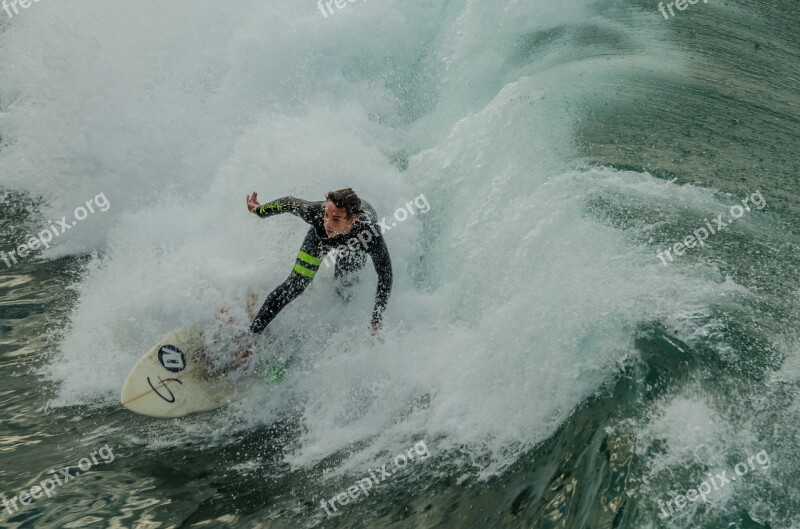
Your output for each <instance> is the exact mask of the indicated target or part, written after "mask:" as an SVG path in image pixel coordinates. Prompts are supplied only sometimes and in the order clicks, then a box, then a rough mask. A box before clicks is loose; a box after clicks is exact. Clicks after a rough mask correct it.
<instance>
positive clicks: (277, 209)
mask: <svg viewBox="0 0 800 529" xmlns="http://www.w3.org/2000/svg"><path fill="white" fill-rule="evenodd" d="M361 204H362V207H363V209H364V213H362V214H361V215H359V217H358V219H357V220H356V221H355V222H354V223H353V228H352V229H351V230H350V233H348V234H346V235H336V236H334V237H328V234H327V233H326V232H325V226H324V225H323V222H322V219H323V215H324V213H325V205H326V202H325V201H319V202H308V201H306V200H301V199H299V198H294V197H284V198H280V199H278V200H275V201H272V202H269V203H268V204H264V205H262V206H259V208H258V209H257V210H256V214H257V215H258V216H259V217H262V218H266V217H272V216H273V215H279V214H281V213H291V214H293V215H296V216H298V217H300V218H301V219H303V220H304V221H306V222H307V223H308V224H310V225H311V228H310V229H309V230H308V233H307V234H306V238H305V239H304V240H303V245H302V246H301V247H300V252H299V253H298V254H297V259H296V261H295V265H294V268H293V269H292V272H291V274H289V277H288V278H287V279H286V281H284V282H283V283H281V285H280V286H278V288H276V289H275V290H273V291H272V293H271V294H270V295H269V296H267V299H266V301H265V302H264V305H263V306H262V307H261V310H260V311H259V312H258V315H257V316H256V318H255V320H253V323H252V324H251V325H250V330H251V331H252V332H255V333H260V332H261V331H263V330H264V329H265V328H266V327H267V325H269V323H270V322H271V321H272V320H273V318H275V316H277V315H278V313H279V312H280V311H281V310H282V309H283V307H285V306H286V305H288V304H289V303H290V302H292V301H293V300H294V299H295V298H296V297H297V296H299V295H300V294H301V293H302V292H303V290H305V289H306V287H307V286H308V285H309V284H310V283H311V280H312V279H314V276H315V275H316V273H317V270H319V267H320V266H321V265H322V263H323V260H322V259H323V256H324V255H325V254H327V253H328V252H329V251H331V250H334V249H336V250H337V259H336V269H335V271H334V277H335V278H337V279H340V280H341V281H340V287H337V290H338V292H339V295H340V296H342V297H343V298H344V299H345V300H349V296H350V293H349V292H347V290H349V288H350V287H352V285H354V284H356V283H358V281H359V278H358V272H359V271H360V270H361V269H362V268H363V267H364V264H365V263H366V262H367V254H369V255H370V256H371V257H372V263H373V264H374V265H375V271H376V272H377V273H378V288H377V290H376V292H375V308H374V310H373V311H372V323H378V324H380V322H381V320H382V318H383V311H384V310H385V309H386V303H387V302H388V301H389V294H390V293H391V291H392V261H391V259H390V258H389V250H388V249H387V248H386V242H385V241H384V239H383V235H381V234H382V229H381V227H380V223H379V222H378V215H377V214H376V213H375V209H374V208H373V207H372V206H371V205H370V204H369V203H367V202H366V201H363V200H362V201H361ZM325 262H327V259H326V261H325Z"/></svg>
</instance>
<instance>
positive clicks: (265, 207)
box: [258, 200, 283, 215]
mask: <svg viewBox="0 0 800 529" xmlns="http://www.w3.org/2000/svg"><path fill="white" fill-rule="evenodd" d="M281 209H283V205H282V204H281V203H280V201H279V200H276V201H274V202H270V203H269V204H264V205H263V206H261V207H260V208H258V214H259V215H263V214H264V213H266V212H267V210H275V211H278V212H280V210H281Z"/></svg>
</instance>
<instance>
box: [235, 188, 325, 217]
mask: <svg viewBox="0 0 800 529" xmlns="http://www.w3.org/2000/svg"><path fill="white" fill-rule="evenodd" d="M313 205H314V203H313V202H309V201H307V200H303V199H300V198H296V197H283V198H279V199H277V200H273V201H272V202H267V203H266V204H263V205H262V204H259V203H258V193H256V192H255V191H253V194H252V195H248V197H247V209H248V210H250V212H251V213H255V214H256V215H258V216H259V217H261V218H262V219H265V218H267V217H272V216H273V215H280V214H281V213H291V214H293V215H296V216H298V217H300V218H301V219H303V220H305V221H306V222H309V223H310V222H311V220H312V216H313V211H312V209H313V207H312V206H313Z"/></svg>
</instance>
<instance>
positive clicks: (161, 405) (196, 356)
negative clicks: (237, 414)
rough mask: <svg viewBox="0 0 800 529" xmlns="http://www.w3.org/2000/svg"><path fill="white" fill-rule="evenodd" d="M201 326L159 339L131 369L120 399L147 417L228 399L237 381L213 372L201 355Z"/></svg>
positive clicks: (196, 409)
mask: <svg viewBox="0 0 800 529" xmlns="http://www.w3.org/2000/svg"><path fill="white" fill-rule="evenodd" d="M203 332H204V329H203V326H202V325H200V324H195V325H192V326H189V327H184V328H181V329H178V330H176V331H174V332H172V333H170V334H169V335H168V336H166V337H164V339H162V340H161V341H160V342H158V343H157V344H156V345H155V346H153V348H152V349H150V350H149V351H148V352H147V354H145V355H144V356H143V357H142V359H141V360H139V362H137V363H136V365H135V366H134V367H133V369H132V370H131V372H130V374H129V375H128V378H127V379H126V380H125V384H124V385H123V387H122V394H121V396H120V402H121V403H122V405H123V406H125V407H126V408H127V409H129V410H131V411H133V412H136V413H139V414H141V415H148V416H150V417H165V418H166V417H184V416H186V415H191V414H193V413H199V412H203V411H209V410H213V409H216V408H219V407H221V406H224V405H225V404H228V403H229V402H231V400H232V398H233V396H234V394H235V389H236V381H235V380H234V379H233V378H232V377H230V376H224V375H221V376H214V375H212V373H211V369H212V366H211V362H210V361H209V360H208V359H207V358H204V357H203V355H202V352H203V349H204V344H205V341H204V335H203Z"/></svg>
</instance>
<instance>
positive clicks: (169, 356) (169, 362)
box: [158, 345, 186, 373]
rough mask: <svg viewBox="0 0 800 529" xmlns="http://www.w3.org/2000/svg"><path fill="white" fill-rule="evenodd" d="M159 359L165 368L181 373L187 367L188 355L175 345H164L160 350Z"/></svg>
mask: <svg viewBox="0 0 800 529" xmlns="http://www.w3.org/2000/svg"><path fill="white" fill-rule="evenodd" d="M158 361H159V362H161V365H162V366H164V369H166V370H167V371H171V372H173V373H180V372H181V371H183V370H184V369H186V356H185V355H184V354H183V351H181V350H180V349H178V348H177V347H175V346H174V345H164V346H162V347H161V349H159V350H158Z"/></svg>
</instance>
